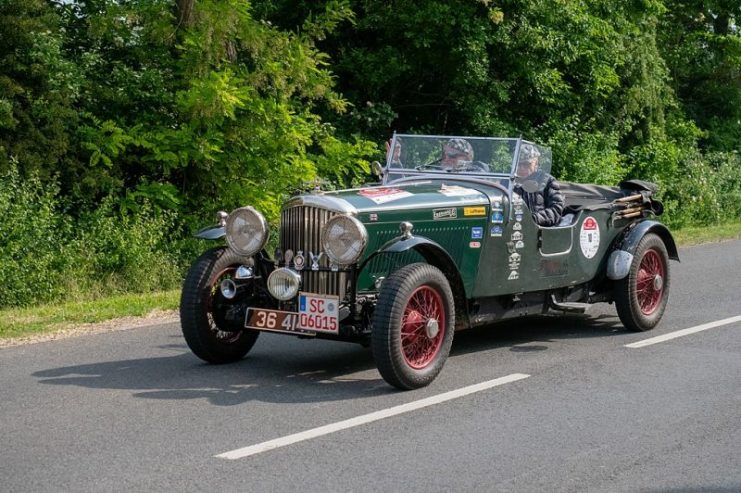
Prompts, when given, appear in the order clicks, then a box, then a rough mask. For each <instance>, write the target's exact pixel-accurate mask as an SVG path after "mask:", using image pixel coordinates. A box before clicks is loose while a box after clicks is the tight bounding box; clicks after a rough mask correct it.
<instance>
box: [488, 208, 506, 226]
mask: <svg viewBox="0 0 741 493" xmlns="http://www.w3.org/2000/svg"><path fill="white" fill-rule="evenodd" d="M491 222H493V223H495V224H502V223H503V222H504V214H502V212H501V211H497V212H492V213H491Z"/></svg>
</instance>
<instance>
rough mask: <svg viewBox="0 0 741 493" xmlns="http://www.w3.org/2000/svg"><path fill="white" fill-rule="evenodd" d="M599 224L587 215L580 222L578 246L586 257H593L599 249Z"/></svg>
mask: <svg viewBox="0 0 741 493" xmlns="http://www.w3.org/2000/svg"><path fill="white" fill-rule="evenodd" d="M599 240H600V238H599V224H598V223H597V220H596V219H594V218H593V217H592V216H587V217H586V218H585V219H584V222H583V223H582V224H581V232H580V233H579V246H580V247H581V253H582V255H584V256H585V257H586V258H593V257H594V256H595V255H597V251H598V250H599Z"/></svg>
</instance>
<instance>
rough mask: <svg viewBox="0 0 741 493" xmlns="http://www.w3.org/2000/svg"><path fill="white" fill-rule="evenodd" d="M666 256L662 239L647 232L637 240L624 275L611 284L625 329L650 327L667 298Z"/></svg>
mask: <svg viewBox="0 0 741 493" xmlns="http://www.w3.org/2000/svg"><path fill="white" fill-rule="evenodd" d="M669 281H670V277H669V255H668V254H667V252H666V246H665V245H664V242H663V241H662V240H661V238H659V237H658V236H656V235H655V234H652V233H649V234H647V235H646V236H644V237H643V238H642V239H641V241H640V242H639V243H638V248H636V252H635V255H634V256H633V263H632V264H631V266H630V271H629V272H628V275H627V276H625V277H624V278H623V279H620V280H619V281H617V283H616V285H615V306H616V307H617V312H618V315H619V316H620V320H621V321H622V322H623V325H625V327H626V328H628V329H630V330H636V331H646V330H651V329H653V328H654V327H655V326H656V325H657V324H658V323H659V321H660V320H661V317H662V316H663V315H664V310H665V309H666V303H667V300H668V299H669Z"/></svg>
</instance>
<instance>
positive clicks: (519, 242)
mask: <svg viewBox="0 0 741 493" xmlns="http://www.w3.org/2000/svg"><path fill="white" fill-rule="evenodd" d="M515 248H516V249H518V250H521V249H523V248H525V243H524V242H523V241H522V240H520V241H518V242H517V243H515Z"/></svg>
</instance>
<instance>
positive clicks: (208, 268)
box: [180, 248, 260, 363]
mask: <svg viewBox="0 0 741 493" xmlns="http://www.w3.org/2000/svg"><path fill="white" fill-rule="evenodd" d="M243 260H244V259H243V258H241V257H239V256H238V255H236V254H234V253H233V252H231V251H229V250H227V249H226V248H216V249H213V250H209V251H207V252H206V253H204V254H203V255H201V256H200V257H199V258H198V259H197V260H196V261H195V262H194V263H193V266H192V267H191V268H190V270H189V271H188V275H187V276H186V277H185V282H184V283H183V291H182V294H181V297H180V325H181V327H182V329H183V336H184V337H185V341H186V342H187V343H188V347H190V349H191V351H193V353H194V354H195V355H196V356H198V357H199V358H201V359H203V360H205V361H208V362H209V363H230V362H232V361H237V360H240V359H242V358H243V357H244V355H246V354H247V352H248V351H249V350H250V349H252V346H253V345H254V344H255V341H257V337H258V335H259V334H260V333H259V332H258V331H255V330H249V329H244V328H242V326H241V323H242V322H243V321H244V319H243V318H240V317H238V318H234V316H233V314H232V313H230V312H232V311H235V310H236V311H239V308H240V307H239V305H237V304H235V302H234V301H233V300H227V299H226V298H224V296H223V295H222V294H221V290H220V289H219V286H220V284H221V282H222V281H224V280H226V279H231V278H233V277H234V273H235V271H236V269H237V267H239V265H241V263H242V261H243ZM243 301H244V300H242V302H243ZM237 303H240V302H239V301H237ZM230 315H232V316H230Z"/></svg>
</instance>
